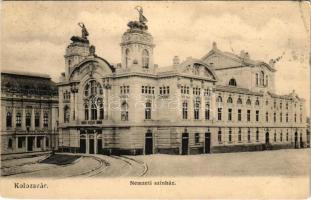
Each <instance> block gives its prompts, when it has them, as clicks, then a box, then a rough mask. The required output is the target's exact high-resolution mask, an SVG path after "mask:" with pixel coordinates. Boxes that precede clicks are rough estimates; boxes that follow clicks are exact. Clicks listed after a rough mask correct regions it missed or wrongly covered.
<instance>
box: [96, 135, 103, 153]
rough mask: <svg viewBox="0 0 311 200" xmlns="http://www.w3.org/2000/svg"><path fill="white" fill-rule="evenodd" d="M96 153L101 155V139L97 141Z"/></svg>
mask: <svg viewBox="0 0 311 200" xmlns="http://www.w3.org/2000/svg"><path fill="white" fill-rule="evenodd" d="M97 153H98V154H101V153H102V139H97Z"/></svg>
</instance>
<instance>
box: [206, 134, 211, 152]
mask: <svg viewBox="0 0 311 200" xmlns="http://www.w3.org/2000/svg"><path fill="white" fill-rule="evenodd" d="M205 153H211V133H205Z"/></svg>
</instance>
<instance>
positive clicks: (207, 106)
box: [205, 104, 210, 120]
mask: <svg viewBox="0 0 311 200" xmlns="http://www.w3.org/2000/svg"><path fill="white" fill-rule="evenodd" d="M209 118H210V109H209V104H205V119H206V120H209Z"/></svg>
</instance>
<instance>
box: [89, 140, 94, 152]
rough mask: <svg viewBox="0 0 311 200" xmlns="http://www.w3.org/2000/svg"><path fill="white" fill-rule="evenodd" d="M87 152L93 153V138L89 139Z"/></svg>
mask: <svg viewBox="0 0 311 200" xmlns="http://www.w3.org/2000/svg"><path fill="white" fill-rule="evenodd" d="M89 153H90V154H94V139H89Z"/></svg>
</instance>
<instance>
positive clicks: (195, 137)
mask: <svg viewBox="0 0 311 200" xmlns="http://www.w3.org/2000/svg"><path fill="white" fill-rule="evenodd" d="M194 140H195V143H196V144H197V143H199V142H200V134H199V133H196V134H195V136H194Z"/></svg>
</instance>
